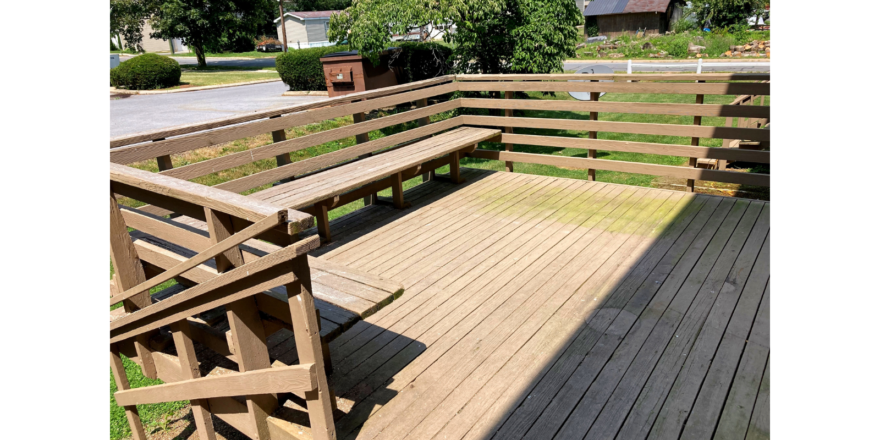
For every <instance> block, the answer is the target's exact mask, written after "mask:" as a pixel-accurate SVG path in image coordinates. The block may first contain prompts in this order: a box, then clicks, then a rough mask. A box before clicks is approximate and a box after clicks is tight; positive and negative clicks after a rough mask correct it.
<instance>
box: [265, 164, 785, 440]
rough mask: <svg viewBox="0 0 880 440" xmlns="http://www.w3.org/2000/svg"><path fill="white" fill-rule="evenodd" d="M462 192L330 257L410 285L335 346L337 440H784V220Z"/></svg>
mask: <svg viewBox="0 0 880 440" xmlns="http://www.w3.org/2000/svg"><path fill="white" fill-rule="evenodd" d="M462 175H463V177H465V178H467V179H468V182H467V183H466V184H464V185H452V184H450V183H445V182H442V181H434V182H430V183H427V184H423V185H419V186H418V187H416V188H413V189H412V190H410V191H408V192H407V200H409V201H410V202H411V203H412V204H413V209H407V210H403V211H399V210H395V209H393V208H390V207H387V206H382V205H375V206H371V207H368V208H366V209H363V210H360V211H358V212H356V213H353V214H350V215H348V216H345V217H342V218H340V219H337V220H335V221H334V223H333V227H334V231H336V236H335V241H334V242H333V243H331V244H329V245H327V246H324V247H322V248H320V249H319V250H318V251H317V255H321V256H322V258H325V259H328V260H329V261H333V262H338V263H342V264H345V265H349V266H351V267H354V268H357V269H361V270H364V271H367V272H370V273H373V274H376V275H380V276H383V277H386V278H389V279H393V280H397V281H400V282H402V283H403V284H404V287H405V294H404V295H403V296H402V297H401V298H399V299H397V300H395V301H394V302H393V303H392V304H390V305H389V306H387V307H386V308H384V309H382V310H380V311H379V312H378V313H376V314H375V315H372V316H370V317H368V318H367V319H366V320H364V321H359V322H357V323H356V324H355V325H354V326H353V327H352V328H350V329H349V330H348V331H346V332H345V333H343V334H342V335H341V336H340V337H338V338H337V339H335V340H334V341H333V342H332V343H331V344H330V351H331V356H332V359H333V366H334V373H333V375H332V376H331V377H330V381H331V387H332V388H333V389H334V390H335V392H336V395H337V397H338V406H339V410H338V411H337V422H336V425H337V430H338V438H340V439H345V438H358V439H404V438H412V439H429V438H438V439H459V438H467V439H488V438H499V439H513V438H517V439H518V438H534V439H545V438H564V439H580V438H588V439H608V438H615V437H616V438H622V439H633V438H688V439H705V438H713V437H714V438H739V439H743V438H750V439H751V438H764V437H768V436H769V380H770V376H769V300H770V294H769V277H770V274H769V240H770V239H769V219H770V205H769V203H767V202H762V201H749V200H744V199H735V198H723V197H715V196H705V195H691V194H685V193H683V192H674V191H667V190H660V189H647V188H640V187H631V186H624V185H614V184H605V183H600V182H586V181H579V180H570V179H560V178H551V177H544V176H532V175H524V174H516V173H503V172H497V173H496V172H483V171H478V170H472V169H463V171H462ZM281 425H283V424H281ZM281 425H279V424H278V423H277V421H276V427H277V426H281ZM287 429H289V430H293V429H296V428H293V427H292V425H291V426H288V427H287ZM273 438H274V437H273Z"/></svg>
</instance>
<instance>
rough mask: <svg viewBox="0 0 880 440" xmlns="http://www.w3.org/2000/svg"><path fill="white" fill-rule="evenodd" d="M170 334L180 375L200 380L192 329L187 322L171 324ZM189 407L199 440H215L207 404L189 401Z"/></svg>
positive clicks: (201, 401) (199, 401)
mask: <svg viewBox="0 0 880 440" xmlns="http://www.w3.org/2000/svg"><path fill="white" fill-rule="evenodd" d="M171 333H172V337H173V338H174V347H175V348H176V349H177V357H178V359H179V362H180V363H179V368H180V372H181V375H183V376H184V377H185V378H186V379H187V380H192V379H198V378H200V377H201V376H202V375H201V373H200V372H199V361H198V360H197V359H196V350H195V347H194V345H193V339H192V328H191V327H190V324H189V321H187V320H182V321H178V322H177V323H175V324H173V325H172V326H171ZM190 406H191V407H192V413H193V419H194V420H195V423H196V430H197V431H198V433H199V439H203V438H204V439H205V440H213V439H215V438H216V435H215V433H214V422H213V421H212V420H211V413H210V412H209V411H210V409H209V408H210V407H209V406H208V402H207V401H206V400H203V399H195V400H191V401H190Z"/></svg>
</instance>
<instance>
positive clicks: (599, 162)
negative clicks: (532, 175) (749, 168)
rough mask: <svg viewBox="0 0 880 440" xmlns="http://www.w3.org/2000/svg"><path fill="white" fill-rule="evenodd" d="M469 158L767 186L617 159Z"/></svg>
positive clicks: (740, 177)
mask: <svg viewBox="0 0 880 440" xmlns="http://www.w3.org/2000/svg"><path fill="white" fill-rule="evenodd" d="M469 156H471V157H476V158H481V159H494V160H511V159H512V160H515V161H517V162H526V163H538V164H543V165H554V166H564V167H569V168H578V169H589V168H595V169H599V170H608V171H619V172H623V173H636V174H652V175H655V176H667V177H675V178H681V179H687V178H692V179H698V180H711V181H715V182H729V183H739V184H742V185H757V186H770V175H769V174H757V173H754V174H752V173H748V174H747V173H736V172H732V171H716V170H704V169H696V168H686V167H676V166H669V165H654V164H644V163H638V162H623V161H617V160H603V159H588V158H579V157H564V156H546V155H541V154H530V153H508V152H505V151H491V150H476V151H474V152H472V153H469Z"/></svg>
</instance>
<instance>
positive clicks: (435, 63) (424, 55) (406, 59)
mask: <svg viewBox="0 0 880 440" xmlns="http://www.w3.org/2000/svg"><path fill="white" fill-rule="evenodd" d="M396 45H397V47H399V48H400V49H401V51H400V52H399V53H397V54H396V55H395V54H392V56H391V58H390V59H389V65H390V66H392V67H398V68H400V78H399V79H398V81H399V82H400V83H401V84H405V83H409V82H413V81H421V80H423V79H429V78H434V77H437V76H443V75H446V74H447V73H448V72H449V63H448V60H449V58H450V57H451V56H452V49H450V48H449V47H447V46H444V45H442V44H440V43H435V42H425V43H415V42H401V43H396Z"/></svg>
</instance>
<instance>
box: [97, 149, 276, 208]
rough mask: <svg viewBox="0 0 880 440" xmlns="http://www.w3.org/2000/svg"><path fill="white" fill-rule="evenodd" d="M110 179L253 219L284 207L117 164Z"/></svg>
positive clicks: (111, 167) (113, 167)
mask: <svg viewBox="0 0 880 440" xmlns="http://www.w3.org/2000/svg"><path fill="white" fill-rule="evenodd" d="M110 181H112V182H119V183H123V184H126V185H130V186H133V187H136V188H140V189H142V190H145V191H149V192H153V193H156V194H160V195H165V196H168V197H173V198H175V199H178V200H183V201H185V202H189V203H192V204H195V205H198V206H202V207H205V208H211V209H214V210H217V211H220V212H223V213H226V214H229V215H232V216H235V217H239V218H242V219H245V220H248V221H252V222H256V221H260V220H262V219H264V218H266V217H267V216H269V215H273V214H275V213H277V212H279V211H281V210H283V209H284V208H279V207H276V206H272V205H270V204H269V203H266V202H262V201H260V200H256V199H253V198H249V197H245V196H242V195H239V194H235V193H233V192H229V191H223V190H221V189H216V188H212V187H210V186H205V185H199V184H198V183H193V182H188V181H186V180H180V179H175V178H173V177H168V176H163V175H160V174H154V173H150V172H148V171H143V170H139V169H136V168H131V167H127V166H125V165H119V164H115V163H111V164H110Z"/></svg>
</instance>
